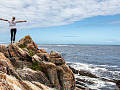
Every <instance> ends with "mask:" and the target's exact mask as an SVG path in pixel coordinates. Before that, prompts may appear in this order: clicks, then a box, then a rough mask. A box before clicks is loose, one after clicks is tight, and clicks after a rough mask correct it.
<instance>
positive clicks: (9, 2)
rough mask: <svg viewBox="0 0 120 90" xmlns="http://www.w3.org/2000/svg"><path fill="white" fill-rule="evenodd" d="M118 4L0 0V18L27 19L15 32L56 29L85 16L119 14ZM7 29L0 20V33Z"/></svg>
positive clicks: (92, 0)
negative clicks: (54, 27)
mask: <svg viewBox="0 0 120 90" xmlns="http://www.w3.org/2000/svg"><path fill="white" fill-rule="evenodd" d="M119 3H120V0H22V1H21V0H0V8H1V9H0V13H1V15H0V18H5V19H9V20H11V18H12V16H15V17H16V19H17V20H27V21H28V22H27V23H21V24H19V25H18V28H19V30H22V29H30V28H39V27H50V26H60V25H67V24H72V23H74V22H75V21H79V20H82V19H85V18H88V17H94V16H98V15H103V16H105V15H116V14H120V9H119V8H120V4H119ZM1 28H2V29H1ZM3 29H4V30H3ZM8 30H9V29H8V23H6V22H2V21H0V33H3V32H6V31H8Z"/></svg>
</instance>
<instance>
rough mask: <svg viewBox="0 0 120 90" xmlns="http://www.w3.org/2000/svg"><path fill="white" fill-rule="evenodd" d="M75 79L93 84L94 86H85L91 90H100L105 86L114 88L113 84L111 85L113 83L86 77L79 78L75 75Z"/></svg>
mask: <svg viewBox="0 0 120 90" xmlns="http://www.w3.org/2000/svg"><path fill="white" fill-rule="evenodd" d="M75 77H76V78H80V79H84V80H85V81H89V82H94V84H87V86H88V87H89V88H91V89H97V90H100V88H104V87H106V86H108V87H110V86H115V83H113V82H106V81H102V80H100V79H98V78H90V77H87V76H79V75H77V74H75Z"/></svg>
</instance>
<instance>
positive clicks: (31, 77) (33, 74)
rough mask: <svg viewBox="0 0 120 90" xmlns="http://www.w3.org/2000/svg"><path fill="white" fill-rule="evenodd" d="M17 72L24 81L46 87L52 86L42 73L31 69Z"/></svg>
mask: <svg viewBox="0 0 120 90" xmlns="http://www.w3.org/2000/svg"><path fill="white" fill-rule="evenodd" d="M17 72H18V73H19V75H20V76H21V78H22V79H24V80H27V81H30V82H31V81H36V82H40V83H42V84H44V85H47V86H50V82H49V80H48V78H47V77H46V75H45V74H44V73H43V72H41V71H34V70H32V69H30V68H23V69H17Z"/></svg>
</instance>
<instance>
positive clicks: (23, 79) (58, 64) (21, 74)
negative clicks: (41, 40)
mask: <svg viewBox="0 0 120 90" xmlns="http://www.w3.org/2000/svg"><path fill="white" fill-rule="evenodd" d="M0 86H1V87H0V89H1V90H55V89H56V90H74V89H75V78H74V74H73V72H72V71H71V69H70V68H69V67H68V66H67V65H66V63H65V60H64V58H62V57H61V55H60V54H59V53H57V52H54V51H51V53H50V54H48V53H47V52H46V51H45V50H44V49H39V48H38V46H37V44H36V43H35V42H33V40H32V38H31V37H30V36H29V35H28V36H25V37H24V38H22V39H21V40H19V41H18V42H16V43H13V44H10V45H8V46H4V45H0ZM76 90H77V89H76Z"/></svg>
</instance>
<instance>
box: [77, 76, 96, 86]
mask: <svg viewBox="0 0 120 90" xmlns="http://www.w3.org/2000/svg"><path fill="white" fill-rule="evenodd" d="M76 80H77V81H80V82H84V83H88V84H91V85H92V84H94V82H92V81H88V80H85V79H80V78H76Z"/></svg>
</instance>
